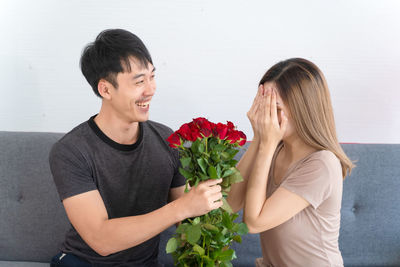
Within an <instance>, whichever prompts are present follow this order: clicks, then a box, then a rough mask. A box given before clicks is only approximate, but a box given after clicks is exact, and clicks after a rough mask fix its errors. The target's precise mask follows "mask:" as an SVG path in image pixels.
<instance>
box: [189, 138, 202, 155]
mask: <svg viewBox="0 0 400 267" xmlns="http://www.w3.org/2000/svg"><path fill="white" fill-rule="evenodd" d="M199 145H200V140H199V139H197V140H196V141H194V142H193V143H192V146H191V147H190V149H191V150H192V152H193V153H194V154H197V153H199Z"/></svg>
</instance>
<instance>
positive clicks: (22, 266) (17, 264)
mask: <svg viewBox="0 0 400 267" xmlns="http://www.w3.org/2000/svg"><path fill="white" fill-rule="evenodd" d="M0 267H49V263H42V262H28V261H0Z"/></svg>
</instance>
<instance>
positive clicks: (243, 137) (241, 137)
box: [239, 131, 247, 146]
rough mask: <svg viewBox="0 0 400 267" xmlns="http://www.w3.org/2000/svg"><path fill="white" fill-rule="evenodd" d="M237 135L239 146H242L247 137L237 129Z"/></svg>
mask: <svg viewBox="0 0 400 267" xmlns="http://www.w3.org/2000/svg"><path fill="white" fill-rule="evenodd" d="M239 136H240V139H239V146H243V145H244V144H246V140H247V137H246V135H245V134H244V132H241V131H239Z"/></svg>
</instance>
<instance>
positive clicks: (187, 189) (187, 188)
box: [185, 181, 189, 193]
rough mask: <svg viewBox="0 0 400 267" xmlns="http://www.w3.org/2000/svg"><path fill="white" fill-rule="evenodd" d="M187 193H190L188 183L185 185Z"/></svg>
mask: <svg viewBox="0 0 400 267" xmlns="http://www.w3.org/2000/svg"><path fill="white" fill-rule="evenodd" d="M185 193H189V187H188V181H186V183H185Z"/></svg>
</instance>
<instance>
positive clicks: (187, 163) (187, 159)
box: [180, 157, 192, 168]
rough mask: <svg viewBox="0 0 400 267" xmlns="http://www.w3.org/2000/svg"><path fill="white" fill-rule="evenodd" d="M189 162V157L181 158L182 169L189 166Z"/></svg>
mask: <svg viewBox="0 0 400 267" xmlns="http://www.w3.org/2000/svg"><path fill="white" fill-rule="evenodd" d="M191 160H192V158H191V157H183V158H180V161H181V163H182V167H183V168H186V167H187V166H189V164H190V161H191Z"/></svg>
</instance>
